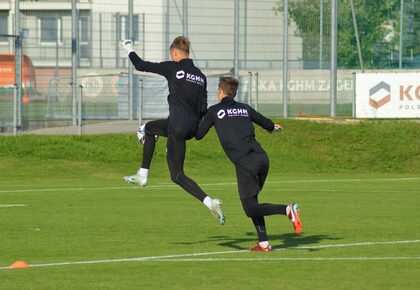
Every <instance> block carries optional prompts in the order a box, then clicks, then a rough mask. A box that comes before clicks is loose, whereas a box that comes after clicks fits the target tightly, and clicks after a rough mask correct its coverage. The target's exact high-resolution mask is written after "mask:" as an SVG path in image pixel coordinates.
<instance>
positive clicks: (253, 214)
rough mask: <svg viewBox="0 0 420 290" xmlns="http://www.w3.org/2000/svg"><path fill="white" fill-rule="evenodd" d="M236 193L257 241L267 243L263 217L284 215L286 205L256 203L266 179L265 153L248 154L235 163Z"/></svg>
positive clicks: (267, 161) (266, 162) (266, 160)
mask: <svg viewBox="0 0 420 290" xmlns="http://www.w3.org/2000/svg"><path fill="white" fill-rule="evenodd" d="M235 167H236V177H237V180H238V191H239V196H240V197H241V202H242V207H243V209H244V212H245V214H246V215H247V216H248V217H250V218H251V219H252V222H253V223H254V226H255V229H256V230H257V233H258V240H259V241H260V242H261V241H267V239H268V238H267V232H266V229H265V220H264V216H267V215H274V214H281V215H285V214H286V207H287V205H283V204H271V203H261V204H260V203H258V194H259V192H260V191H261V189H262V188H263V187H264V183H265V179H266V178H267V174H268V168H269V160H268V157H267V155H266V154H265V153H255V152H253V153H250V154H248V155H246V156H244V157H242V158H241V159H239V160H238V161H237V162H236V163H235Z"/></svg>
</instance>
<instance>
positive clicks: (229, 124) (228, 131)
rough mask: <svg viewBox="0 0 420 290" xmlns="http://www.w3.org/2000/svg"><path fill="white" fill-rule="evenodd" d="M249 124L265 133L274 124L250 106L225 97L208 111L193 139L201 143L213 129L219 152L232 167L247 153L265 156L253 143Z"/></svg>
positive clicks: (253, 139)
mask: <svg viewBox="0 0 420 290" xmlns="http://www.w3.org/2000/svg"><path fill="white" fill-rule="evenodd" d="M253 122H254V123H256V124H258V125H260V126H261V127H262V128H264V129H266V130H268V131H273V130H274V123H273V122H272V121H271V120H270V119H267V118H266V117H264V116H263V115H261V114H260V113H258V112H257V111H255V110H254V109H253V108H252V107H251V106H248V105H246V104H243V103H238V102H236V101H235V100H234V99H233V98H230V97H225V98H223V99H222V101H221V102H220V103H218V104H216V105H214V106H211V107H210V108H209V109H208V112H207V114H206V115H205V116H204V118H203V120H202V122H201V123H200V127H199V129H198V131H197V134H196V137H195V138H196V139H197V140H200V139H202V138H203V137H204V136H205V135H206V134H207V132H208V131H209V129H210V128H211V127H212V126H213V125H214V127H215V128H216V132H217V135H218V136H219V140H220V143H221V144H222V147H223V150H224V151H225V153H226V155H227V156H228V157H229V159H230V160H231V161H232V162H233V163H235V162H236V161H238V160H239V159H240V158H241V157H243V156H245V155H247V154H249V153H250V152H256V153H265V151H264V149H263V148H262V147H261V145H260V144H259V143H258V142H257V140H256V139H255V132H254V125H253V124H252V123H253Z"/></svg>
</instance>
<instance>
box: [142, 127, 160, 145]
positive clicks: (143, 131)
mask: <svg viewBox="0 0 420 290" xmlns="http://www.w3.org/2000/svg"><path fill="white" fill-rule="evenodd" d="M145 127H146V124H143V125H141V126H140V127H139V129H138V130H137V140H139V142H140V143H142V144H144V141H145V140H146V132H145ZM158 138H159V136H158V135H155V140H156V141H157V139H158Z"/></svg>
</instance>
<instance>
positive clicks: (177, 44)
mask: <svg viewBox="0 0 420 290" xmlns="http://www.w3.org/2000/svg"><path fill="white" fill-rule="evenodd" d="M169 52H170V53H171V59H172V60H173V61H180V60H183V59H184V58H188V57H189V55H190V41H189V40H188V38H186V37H185V36H178V37H177V38H175V39H174V41H173V42H172V44H171V46H170V47H169Z"/></svg>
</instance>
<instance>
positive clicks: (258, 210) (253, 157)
mask: <svg viewBox="0 0 420 290" xmlns="http://www.w3.org/2000/svg"><path fill="white" fill-rule="evenodd" d="M238 84H239V83H238V81H237V80H236V79H234V78H232V77H221V78H220V81H219V88H218V92H217V94H218V99H219V103H218V104H216V105H214V106H211V107H210V108H209V109H208V112H207V114H206V115H205V116H204V119H203V120H202V122H201V123H200V127H199V129H198V132H197V135H196V139H198V140H200V139H202V138H203V137H204V136H205V135H206V134H207V132H208V130H209V129H210V128H211V127H212V126H214V127H215V128H216V132H217V135H218V136H219V140H220V143H221V145H222V147H223V150H224V151H225V153H226V155H227V156H228V157H229V159H230V160H231V161H232V162H233V163H234V164H235V167H236V176H237V182H238V190H239V196H240V198H241V202H242V206H243V209H244V211H245V213H246V215H247V216H248V217H250V218H251V219H252V221H253V223H254V225H255V228H256V230H257V233H258V240H259V243H258V244H257V245H256V246H255V247H253V248H251V249H250V250H251V251H264V252H268V251H271V246H270V244H269V243H268V237H267V232H266V229H265V220H264V216H267V215H273V214H281V215H287V216H288V217H289V219H290V221H291V222H292V223H293V227H294V230H295V232H296V234H297V235H300V233H301V230H302V223H301V221H300V218H299V212H300V210H299V206H298V204H297V203H292V204H289V205H281V204H269V203H262V204H260V203H258V194H259V192H260V191H261V189H262V188H263V186H264V182H265V179H266V177H267V173H268V164H269V161H268V156H267V154H266V153H265V151H264V149H263V148H262V147H261V145H260V144H259V143H258V142H257V140H256V139H255V133H254V126H253V124H252V123H253V122H254V123H256V124H258V125H260V126H261V127H262V128H264V129H266V130H267V131H269V132H273V131H278V130H281V129H282V127H281V126H280V125H277V124H274V123H273V122H272V121H271V120H270V119H267V118H266V117H264V116H263V115H261V114H260V113H258V112H257V111H255V110H254V109H253V108H252V107H250V106H248V105H246V104H242V103H238V102H236V101H235V100H234V97H235V96H236V91H237V89H238Z"/></svg>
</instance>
